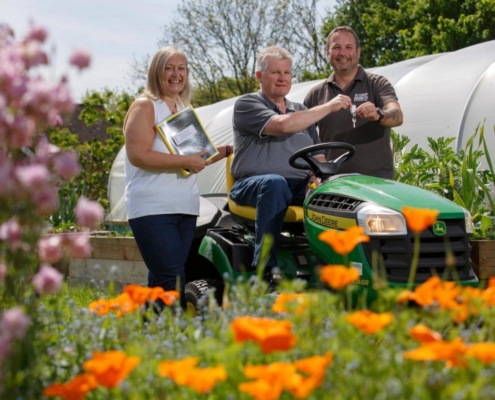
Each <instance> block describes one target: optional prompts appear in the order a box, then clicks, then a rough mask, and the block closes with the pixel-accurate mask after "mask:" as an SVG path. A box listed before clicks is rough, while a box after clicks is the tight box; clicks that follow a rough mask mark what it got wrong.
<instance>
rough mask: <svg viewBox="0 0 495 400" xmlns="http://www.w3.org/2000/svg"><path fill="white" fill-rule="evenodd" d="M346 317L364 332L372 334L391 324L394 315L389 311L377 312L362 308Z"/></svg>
mask: <svg viewBox="0 0 495 400" xmlns="http://www.w3.org/2000/svg"><path fill="white" fill-rule="evenodd" d="M346 319H347V321H349V322H350V323H351V324H352V325H354V326H355V327H356V328H358V329H359V330H361V331H362V332H364V333H367V334H368V335H372V334H374V333H376V332H378V331H380V330H381V329H383V328H384V327H386V326H387V325H389V324H391V323H392V321H393V320H394V316H393V315H392V313H388V312H387V313H382V314H375V313H373V312H371V311H369V310H362V311H356V312H353V313H350V314H349V315H347V317H346Z"/></svg>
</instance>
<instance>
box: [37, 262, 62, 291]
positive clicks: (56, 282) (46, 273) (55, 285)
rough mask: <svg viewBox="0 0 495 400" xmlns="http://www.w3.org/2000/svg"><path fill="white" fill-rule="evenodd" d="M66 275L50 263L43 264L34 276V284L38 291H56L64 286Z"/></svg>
mask: <svg viewBox="0 0 495 400" xmlns="http://www.w3.org/2000/svg"><path fill="white" fill-rule="evenodd" d="M63 280H64V277H63V276H62V274H61V273H60V272H58V271H57V270H56V269H55V268H53V267H52V266H51V265H50V264H46V263H43V264H41V267H40V270H39V271H38V273H37V274H36V275H35V276H34V277H33V286H34V288H35V289H36V291H37V292H38V293H56V292H58V291H59V290H60V288H61V287H62V281H63Z"/></svg>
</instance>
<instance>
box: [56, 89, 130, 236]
mask: <svg viewBox="0 0 495 400" xmlns="http://www.w3.org/2000/svg"><path fill="white" fill-rule="evenodd" d="M133 100H134V97H133V96H131V95H130V94H128V93H125V92H121V93H117V92H113V91H111V90H109V89H104V90H103V91H101V92H97V91H94V92H89V93H87V94H86V96H85V97H84V99H83V101H82V104H83V106H84V108H83V110H82V111H81V113H80V116H79V117H80V119H81V120H82V121H84V122H85V123H86V125H87V126H92V125H93V124H94V123H96V121H99V120H102V119H103V120H104V121H105V122H106V123H107V128H106V133H107V135H108V138H107V139H106V140H105V141H103V142H102V141H100V140H99V139H97V138H94V139H91V140H89V141H87V142H85V143H81V142H80V140H79V138H78V136H77V132H70V131H69V130H68V129H67V128H62V129H57V128H55V129H52V130H51V131H50V133H49V135H50V136H49V139H50V141H51V142H52V143H53V144H55V145H57V146H59V147H60V148H61V149H63V150H65V149H73V150H75V151H76V152H77V153H78V154H79V163H80V164H81V168H82V171H81V174H80V175H79V176H78V177H77V178H74V179H72V181H71V182H68V183H66V184H64V185H62V187H61V188H60V192H59V195H60V200H61V201H60V204H61V205H62V209H61V210H60V211H59V212H58V213H57V214H56V215H54V216H52V223H53V224H54V227H55V229H56V230H57V228H59V229H60V228H61V229H64V230H65V229H69V230H70V229H71V226H72V225H73V221H74V219H73V215H72V214H71V212H69V211H68V210H69V209H68V208H67V210H66V207H65V202H66V200H67V199H70V201H77V198H79V197H80V196H82V195H84V196H86V197H88V198H89V199H91V200H94V201H98V202H99V203H100V205H101V206H102V207H104V208H105V209H108V197H107V187H108V179H109V176H110V169H111V167H112V164H113V161H114V160H115V157H116V156H117V154H118V152H119V151H120V149H121V148H122V146H123V145H124V134H123V132H122V126H123V123H124V118H125V115H126V112H127V110H128V109H129V107H130V105H131V103H132V101H133Z"/></svg>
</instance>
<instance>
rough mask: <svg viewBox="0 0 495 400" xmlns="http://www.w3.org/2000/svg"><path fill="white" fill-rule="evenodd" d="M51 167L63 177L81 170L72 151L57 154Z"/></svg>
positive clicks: (71, 175)
mask: <svg viewBox="0 0 495 400" xmlns="http://www.w3.org/2000/svg"><path fill="white" fill-rule="evenodd" d="M53 167H54V169H55V172H56V173H57V174H58V175H60V176H61V177H62V178H64V179H70V178H73V177H75V176H77V175H79V173H80V172H81V167H80V166H79V158H78V156H77V154H76V153H75V152H73V151H66V152H64V153H60V154H57V155H56V156H55V157H54V158H53Z"/></svg>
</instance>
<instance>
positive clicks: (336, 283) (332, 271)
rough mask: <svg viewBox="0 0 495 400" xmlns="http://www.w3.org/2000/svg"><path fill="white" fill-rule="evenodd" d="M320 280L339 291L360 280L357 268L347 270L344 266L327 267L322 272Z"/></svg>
mask: <svg viewBox="0 0 495 400" xmlns="http://www.w3.org/2000/svg"><path fill="white" fill-rule="evenodd" d="M320 279H321V281H322V282H324V283H326V284H327V285H330V286H331V287H333V288H334V289H337V290H339V289H343V288H345V287H346V286H347V285H349V284H351V283H352V282H354V281H355V280H356V279H359V272H358V271H357V270H356V269H355V268H347V267H346V266H344V265H327V266H325V267H323V268H322V269H321V270H320Z"/></svg>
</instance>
